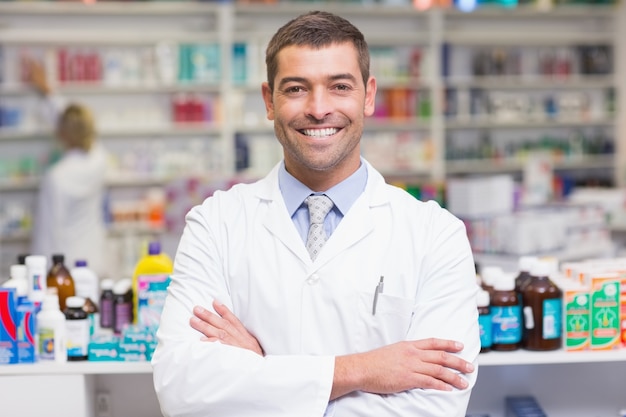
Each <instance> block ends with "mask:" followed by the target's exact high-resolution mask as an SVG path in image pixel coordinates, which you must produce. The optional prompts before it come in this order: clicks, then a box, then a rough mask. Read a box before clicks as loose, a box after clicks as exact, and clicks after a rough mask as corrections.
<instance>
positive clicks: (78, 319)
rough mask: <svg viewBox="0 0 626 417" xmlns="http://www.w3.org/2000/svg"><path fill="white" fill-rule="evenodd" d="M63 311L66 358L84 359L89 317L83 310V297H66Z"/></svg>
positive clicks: (86, 352)
mask: <svg viewBox="0 0 626 417" xmlns="http://www.w3.org/2000/svg"><path fill="white" fill-rule="evenodd" d="M65 303H66V305H67V307H66V308H65V310H64V313H65V329H66V336H67V343H66V346H67V360H68V361H86V360H87V354H88V348H89V327H90V326H89V317H88V315H87V312H86V311H85V310H83V306H84V305H85V299H84V298H83V297H77V296H73V297H67V299H66V300H65Z"/></svg>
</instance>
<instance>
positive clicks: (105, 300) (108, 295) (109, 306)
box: [100, 279, 115, 329]
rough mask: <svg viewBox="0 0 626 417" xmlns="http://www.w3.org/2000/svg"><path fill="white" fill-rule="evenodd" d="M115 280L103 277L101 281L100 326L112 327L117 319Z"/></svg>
mask: <svg viewBox="0 0 626 417" xmlns="http://www.w3.org/2000/svg"><path fill="white" fill-rule="evenodd" d="M113 285H114V283H113V280H112V279H103V280H102V282H101V283H100V289H101V290H102V292H101V294H100V328H102V329H112V328H113V325H114V320H115V311H114V308H115V306H114V302H115V295H114V294H113Z"/></svg>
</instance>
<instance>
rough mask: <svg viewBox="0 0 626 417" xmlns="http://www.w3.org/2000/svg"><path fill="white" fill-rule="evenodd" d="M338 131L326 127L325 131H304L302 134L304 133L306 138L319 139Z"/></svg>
mask: <svg viewBox="0 0 626 417" xmlns="http://www.w3.org/2000/svg"><path fill="white" fill-rule="evenodd" d="M338 131H339V129H337V128H334V127H327V128H326V129H304V130H303V131H302V133H304V134H305V135H307V136H314V137H318V138H321V137H324V136H331V135H334V134H335V133H337V132H338Z"/></svg>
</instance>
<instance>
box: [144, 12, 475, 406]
mask: <svg viewBox="0 0 626 417" xmlns="http://www.w3.org/2000/svg"><path fill="white" fill-rule="evenodd" d="M266 63H267V77H268V78H267V82H266V83H264V84H263V86H262V92H263V99H264V101H265V106H266V111H267V117H268V119H270V120H273V121H274V130H275V134H276V137H277V139H278V141H279V142H280V143H281V145H282V146H283V149H284V159H283V161H281V162H280V163H279V164H278V165H277V166H276V167H275V168H274V169H273V170H272V171H271V172H270V173H269V174H268V175H267V176H266V177H265V178H264V179H262V180H260V181H258V182H256V183H253V184H239V185H236V186H234V187H233V188H232V189H230V190H228V191H223V192H217V193H215V195H214V196H212V197H210V198H208V199H207V200H205V201H204V202H203V204H202V205H200V206H197V207H194V208H193V209H192V210H191V211H190V212H189V214H188V215H187V218H186V222H187V224H186V228H185V231H184V232H183V235H182V237H181V240H180V244H179V247H178V251H177V254H176V258H175V267H174V274H173V276H172V281H171V284H170V286H169V290H168V291H169V293H168V296H167V299H166V302H165V307H164V310H163V314H162V317H161V326H160V328H159V331H158V334H157V335H158V339H159V345H158V348H157V350H156V352H155V355H154V356H153V362H152V363H153V367H154V384H155V389H156V391H157V396H158V398H159V401H160V404H161V409H162V411H163V413H164V414H165V415H167V416H219V417H228V416H233V417H234V416H236V417H247V416H251V417H252V416H259V417H261V416H267V417H281V416H284V417H307V416H311V417H322V416H328V417H330V416H335V417H365V416H377V417H378V416H402V417H405V416H409V415H411V416H420V417H427V416H428V417H429V416H433V417H434V416H441V417H455V416H458V417H462V416H464V415H465V411H466V408H467V404H468V401H469V398H470V393H471V388H472V387H473V385H474V383H475V381H476V375H477V369H476V359H477V355H478V352H479V349H480V341H479V335H478V322H477V308H476V302H475V299H476V290H477V286H476V284H475V271H474V263H473V259H472V254H471V250H470V246H469V243H468V241H467V236H466V233H465V229H464V226H463V223H462V222H461V221H460V220H458V219H457V218H455V217H454V216H452V215H451V214H450V213H449V212H447V211H446V210H444V209H442V208H441V207H440V206H438V205H437V204H436V203H435V202H432V201H431V202H422V201H418V200H416V199H415V198H413V197H412V196H411V195H409V194H408V193H407V192H405V191H404V190H401V189H399V188H396V187H393V186H391V185H389V184H387V183H385V181H384V179H383V177H382V175H381V174H380V173H379V172H377V171H376V170H375V168H374V167H373V166H371V165H370V164H369V163H368V162H367V161H366V160H365V159H363V158H362V157H361V155H360V142H361V136H362V133H363V124H364V119H365V117H367V116H370V115H372V113H373V111H374V102H375V100H374V99H375V95H376V80H375V78H374V77H373V76H371V75H370V73H369V51H368V47H367V43H366V42H365V39H364V37H363V35H362V34H361V32H360V31H359V30H358V29H357V28H355V27H354V26H353V25H352V24H351V23H350V22H348V21H346V20H345V19H343V18H341V17H339V16H336V15H333V14H330V13H326V12H311V13H308V14H305V15H302V16H299V17H298V18H296V19H294V20H292V21H290V22H288V23H287V24H286V25H285V26H283V27H282V28H280V29H279V30H278V32H277V33H276V34H275V35H274V37H273V38H272V40H271V41H270V43H269V45H268V47H267V53H266Z"/></svg>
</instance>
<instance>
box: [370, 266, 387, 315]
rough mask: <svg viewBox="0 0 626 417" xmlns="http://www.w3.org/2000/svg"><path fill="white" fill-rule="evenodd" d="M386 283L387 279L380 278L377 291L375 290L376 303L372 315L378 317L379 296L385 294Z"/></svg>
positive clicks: (373, 305)
mask: <svg viewBox="0 0 626 417" xmlns="http://www.w3.org/2000/svg"><path fill="white" fill-rule="evenodd" d="M384 281H385V277H384V276H382V275H381V276H380V281H378V284H377V285H376V289H375V290H374V302H373V303H372V315H373V316H375V315H376V305H377V304H378V294H382V292H383V288H384V284H385V283H384Z"/></svg>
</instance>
